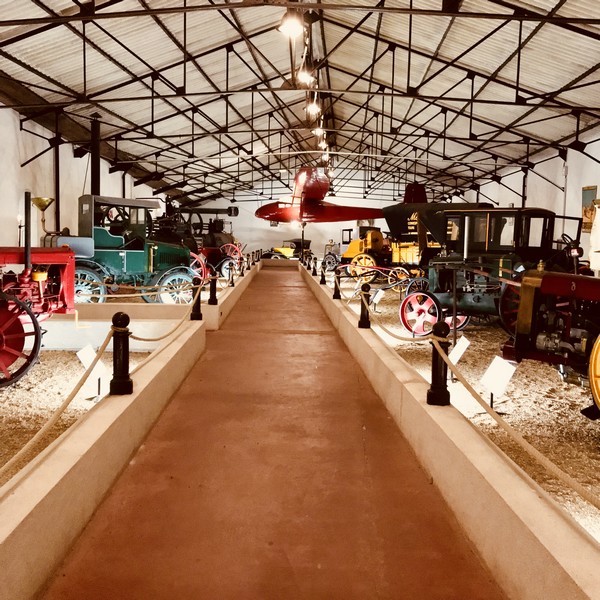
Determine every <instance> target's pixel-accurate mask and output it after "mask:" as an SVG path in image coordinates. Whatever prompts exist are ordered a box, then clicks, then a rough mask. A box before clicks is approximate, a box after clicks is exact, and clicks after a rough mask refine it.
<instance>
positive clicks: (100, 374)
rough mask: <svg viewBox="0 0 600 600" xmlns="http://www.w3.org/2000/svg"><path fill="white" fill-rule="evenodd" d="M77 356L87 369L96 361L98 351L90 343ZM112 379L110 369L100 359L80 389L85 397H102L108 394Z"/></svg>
mask: <svg viewBox="0 0 600 600" xmlns="http://www.w3.org/2000/svg"><path fill="white" fill-rule="evenodd" d="M77 358H78V359H79V360H80V361H81V364H82V365H83V366H84V368H85V369H87V368H89V366H90V365H91V364H92V363H93V362H94V359H95V358H96V353H95V352H94V349H93V348H92V346H90V345H89V344H88V345H87V346H84V347H83V348H82V349H81V350H79V352H77ZM110 379H111V373H110V371H109V370H108V369H107V368H106V367H105V366H104V363H102V362H101V361H98V364H96V366H95V367H94V368H93V369H92V372H91V373H90V375H89V377H88V378H87V379H86V381H85V383H84V384H83V387H82V388H81V390H80V391H81V393H82V394H84V397H85V398H98V397H100V398H102V397H103V396H106V394H108V391H109V388H110Z"/></svg>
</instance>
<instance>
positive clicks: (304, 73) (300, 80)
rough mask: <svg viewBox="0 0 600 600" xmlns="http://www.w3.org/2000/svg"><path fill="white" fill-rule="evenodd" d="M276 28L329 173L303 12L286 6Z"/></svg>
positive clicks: (330, 170) (307, 28)
mask: <svg viewBox="0 0 600 600" xmlns="http://www.w3.org/2000/svg"><path fill="white" fill-rule="evenodd" d="M278 30H279V31H280V32H281V33H282V34H283V35H284V36H285V37H286V38H287V39H288V40H289V43H290V51H291V55H292V81H295V82H296V83H297V84H299V85H301V86H303V87H305V88H306V106H305V109H304V110H305V112H306V119H307V122H308V126H309V128H310V127H312V129H311V132H312V134H313V135H314V136H315V141H316V147H317V149H318V150H320V151H321V157H320V158H321V160H320V162H321V166H323V167H325V168H326V169H327V171H328V173H329V175H330V177H332V176H333V167H332V164H331V155H330V153H329V144H328V143H327V132H326V131H325V128H324V120H323V111H322V107H321V101H320V98H319V73H318V70H316V69H315V67H314V64H313V61H312V57H311V46H310V42H311V40H310V28H309V27H307V24H306V22H305V19H304V13H303V12H300V11H298V10H297V9H294V8H287V9H286V12H285V14H284V15H283V18H282V19H281V23H280V25H279V27H278ZM298 39H301V41H302V44H303V47H302V58H301V60H300V65H299V67H298V69H296V68H295V59H296V43H297V41H298Z"/></svg>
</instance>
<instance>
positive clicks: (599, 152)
mask: <svg viewBox="0 0 600 600" xmlns="http://www.w3.org/2000/svg"><path fill="white" fill-rule="evenodd" d="M586 152H587V153H589V154H590V155H592V156H593V157H595V158H598V159H600V142H596V143H593V144H590V145H589V146H587V148H586ZM554 153H555V152H554V151H553V152H552V154H554ZM551 156H552V155H551ZM499 174H500V175H502V176H503V177H502V184H499V183H495V182H491V183H488V184H486V185H483V186H481V196H480V200H481V201H482V202H484V201H486V200H487V198H486V197H485V196H488V197H489V198H490V199H492V200H493V201H495V202H498V204H499V206H509V205H510V204H511V203H512V204H514V206H515V207H520V206H521V197H520V193H521V189H522V185H523V175H522V173H521V171H520V170H519V171H518V170H516V169H514V168H513V169H506V170H505V171H504V172H503V171H499ZM550 182H552V183H550ZM553 184H554V185H553ZM506 186H507V187H509V188H512V189H513V190H515V191H516V192H517V194H519V195H517V194H515V193H512V192H511V191H510V190H509V189H507V187H506ZM587 186H598V191H599V193H600V164H599V163H597V162H595V161H594V160H592V159H591V158H588V157H587V156H585V155H584V154H581V153H580V152H575V151H573V150H569V151H568V153H567V161H566V163H565V162H564V161H563V160H562V159H560V158H559V157H558V156H555V157H553V158H551V159H549V160H545V161H543V162H541V163H539V164H537V165H536V166H535V168H534V169H533V170H531V171H530V172H529V175H528V178H527V201H526V204H525V205H526V206H539V207H543V208H548V209H550V210H553V211H554V212H555V213H556V214H557V215H565V216H569V217H581V210H582V205H581V190H582V188H584V187H587ZM559 188H562V189H559ZM467 199H468V200H469V201H474V200H475V193H474V192H469V194H468V195H467ZM567 231H568V230H567ZM589 244H590V234H589V233H582V235H581V246H582V248H583V250H584V253H585V254H584V257H583V258H584V259H585V258H587V257H588V256H589Z"/></svg>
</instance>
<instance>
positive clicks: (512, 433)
mask: <svg viewBox="0 0 600 600" xmlns="http://www.w3.org/2000/svg"><path fill="white" fill-rule="evenodd" d="M361 301H362V302H363V305H365V306H367V309H368V310H369V311H370V315H371V316H373V315H375V314H376V313H374V311H372V310H371V309H370V307H369V306H368V303H367V302H366V299H365V294H364V293H362V292H361ZM347 310H350V309H349V308H347ZM375 319H376V325H377V326H378V327H380V328H381V329H382V330H383V331H384V332H385V333H387V334H388V335H390V336H391V337H393V338H396V339H398V340H401V341H407V342H415V341H431V342H432V343H433V344H434V346H435V348H436V350H437V351H438V353H439V355H440V356H441V357H442V359H443V360H444V362H445V363H446V364H447V365H448V368H449V369H450V371H451V372H452V373H453V374H454V376H455V377H456V379H457V380H458V381H459V382H460V383H461V384H462V385H463V386H464V387H465V389H466V390H467V391H468V392H469V393H470V394H471V396H472V397H473V398H474V399H475V400H476V402H477V403H478V404H479V405H480V406H481V407H482V408H483V409H484V410H485V412H486V413H487V414H488V415H489V416H490V417H491V418H492V419H493V420H494V421H495V422H496V423H497V424H498V425H499V426H500V427H501V428H502V429H503V430H504V431H505V432H506V433H507V434H508V435H509V437H510V438H511V439H512V440H513V441H514V442H516V443H517V444H518V445H519V446H520V447H521V448H522V449H523V450H524V451H525V452H527V454H529V456H531V457H532V458H533V459H534V460H536V461H537V462H538V463H539V464H540V465H541V466H542V467H544V468H545V469H546V470H547V471H548V472H549V473H550V474H552V475H553V476H554V477H556V478H557V479H558V480H559V481H562V482H563V483H564V484H566V485H567V486H569V487H570V488H571V489H572V490H573V491H574V492H575V493H577V494H579V496H581V497H582V498H583V499H584V500H586V501H587V502H589V503H590V504H591V505H592V506H594V507H595V508H598V509H600V498H599V497H598V496H597V495H595V494H594V493H593V492H591V491H590V490H588V489H587V488H586V487H584V486H583V485H582V484H581V483H580V482H579V481H577V480H576V479H574V478H573V477H571V476H570V475H569V474H568V473H566V472H565V471H563V470H562V469H561V468H560V467H558V466H557V465H556V464H554V463H553V462H552V461H551V460H550V459H549V458H547V457H546V456H544V455H543V454H542V453H541V452H540V451H539V450H538V449H537V448H535V447H534V446H533V445H532V444H530V443H529V442H528V441H527V440H526V439H525V438H524V437H523V436H522V435H521V434H520V433H519V432H518V431H516V430H515V429H514V428H513V427H511V426H510V425H509V424H508V423H507V422H506V421H505V420H504V419H503V418H502V417H501V416H500V415H499V414H498V413H497V412H496V411H495V410H494V409H493V408H492V407H491V406H490V405H489V404H488V403H487V402H486V401H485V400H484V399H483V398H482V397H481V396H480V395H479V394H478V393H477V391H476V390H475V389H474V388H473V386H471V384H470V383H469V382H468V381H467V380H466V379H465V377H464V376H463V375H462V373H461V372H460V371H459V370H458V369H457V367H456V365H455V364H454V363H452V362H451V361H450V359H449V358H448V355H447V354H446V352H444V350H443V349H442V347H441V346H440V342H441V341H447V338H440V337H437V336H434V335H432V334H427V335H426V336H422V337H419V338H418V339H415V338H406V337H402V336H398V335H396V334H394V333H393V332H391V331H390V330H389V329H387V328H386V327H385V326H383V325H382V324H381V322H380V321H379V320H378V319H377V317H375Z"/></svg>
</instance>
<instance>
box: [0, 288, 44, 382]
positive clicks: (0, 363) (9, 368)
mask: <svg viewBox="0 0 600 600" xmlns="http://www.w3.org/2000/svg"><path fill="white" fill-rule="evenodd" d="M41 344H42V331H41V329H40V324H39V323H38V321H37V319H36V317H35V315H34V314H33V312H32V310H31V309H30V308H29V306H27V305H26V304H25V303H24V302H21V300H18V299H17V298H14V297H12V296H10V295H8V294H1V295H0V387H5V386H7V385H12V384H13V383H14V382H15V381H17V380H18V379H21V377H23V375H25V373H27V371H29V369H30V368H31V367H32V366H33V365H34V364H35V363H36V362H37V358H38V355H39V353H40V347H41Z"/></svg>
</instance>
